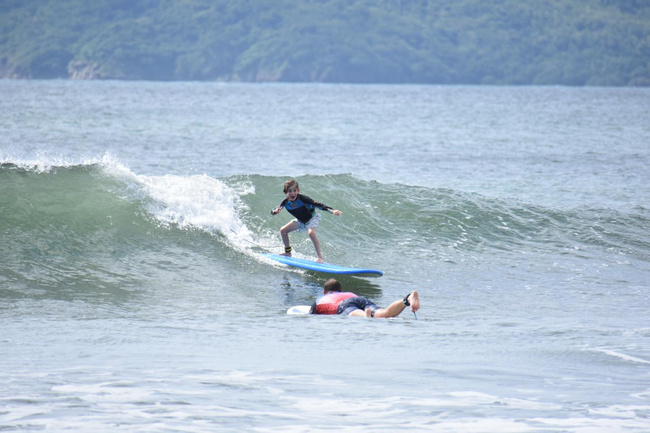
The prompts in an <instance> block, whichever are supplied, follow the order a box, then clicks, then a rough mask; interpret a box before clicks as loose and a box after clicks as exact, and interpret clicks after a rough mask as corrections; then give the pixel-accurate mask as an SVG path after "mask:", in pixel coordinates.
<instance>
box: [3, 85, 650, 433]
mask: <svg viewBox="0 0 650 433" xmlns="http://www.w3.org/2000/svg"><path fill="white" fill-rule="evenodd" d="M648 119H650V90H649V89H631V88H624V89H623V88H565V87H482V86H479V87H470V86H468V87H465V86H388V85H319V84H261V85H260V84H223V83H153V82H111V81H108V82H72V81H0V233H1V234H2V242H1V243H0V329H1V330H2V331H0V353H1V354H2V356H0V383H1V384H2V386H1V387H0V430H24V431H32V430H33V431H36V430H39V431H40V430H49V431H80V432H82V431H83V432H85V431H128V432H154V431H155V432H158V431H161V432H162V431H191V432H213V431H224V432H227V431H232V432H240V431H256V432H270V431H282V432H307V431H309V432H312V431H330V430H342V431H359V432H361V431H363V432H376V431H408V432H418V431H436V432H454V433H456V432H590V433H591V432H645V431H650V207H649V203H650V121H648ZM294 177H295V178H297V180H298V181H299V182H300V186H301V190H302V192H303V193H304V194H306V195H308V196H310V197H312V198H314V199H316V200H319V201H322V202H324V203H326V204H328V205H330V206H332V207H334V208H336V209H339V210H341V211H342V212H343V215H342V216H339V217H337V216H333V215H330V214H328V213H324V214H323V220H322V223H321V225H320V227H319V229H318V234H319V239H320V241H321V245H322V249H323V255H324V258H325V260H326V261H328V262H331V263H337V264H341V265H347V266H356V267H363V268H374V269H381V270H382V271H383V272H384V276H382V277H380V278H362V277H354V276H343V277H341V278H340V280H341V282H342V283H343V285H344V286H345V288H346V289H347V290H350V291H353V292H355V293H358V294H360V295H364V296H367V297H369V298H371V299H373V300H374V301H375V302H376V303H378V304H379V305H382V306H386V305H388V304H390V303H391V302H393V301H395V300H397V299H401V298H402V297H403V296H404V295H406V294H407V293H409V292H410V291H411V290H413V289H418V291H419V292H420V297H421V301H422V308H421V310H420V311H419V312H418V314H417V318H416V317H415V316H414V315H413V314H411V313H410V312H409V311H408V310H407V311H405V312H404V313H403V314H402V315H401V316H399V317H398V318H395V319H388V320H380V319H360V318H351V317H339V316H327V317H326V316H301V317H296V316H288V315H286V313H285V312H286V310H287V308H289V307H291V306H293V305H300V304H310V303H312V302H313V301H314V300H315V298H316V297H317V296H318V295H319V294H320V293H321V291H322V285H323V283H324V281H325V280H326V279H327V278H328V277H329V275H322V274H317V273H313V272H305V271H300V270H296V269H291V268H288V267H285V266H282V265H279V264H276V263H273V262H271V261H269V260H268V259H265V258H264V257H263V256H262V254H260V253H263V252H276V253H277V252H281V251H282V242H281V240H280V235H279V228H280V227H281V226H282V225H284V224H285V223H286V222H287V221H289V220H290V216H289V214H288V213H287V212H285V211H283V212H282V213H281V214H279V215H277V216H272V215H271V214H270V210H271V209H272V208H274V207H275V206H277V205H278V204H279V203H280V202H281V201H282V199H283V198H284V194H283V193H282V184H283V182H284V181H285V180H286V179H288V178H294ZM291 240H292V244H293V246H294V249H295V251H296V254H297V256H299V257H303V258H313V257H314V251H313V247H312V244H311V241H310V240H309V238H308V237H307V236H306V235H305V234H298V233H292V234H291Z"/></svg>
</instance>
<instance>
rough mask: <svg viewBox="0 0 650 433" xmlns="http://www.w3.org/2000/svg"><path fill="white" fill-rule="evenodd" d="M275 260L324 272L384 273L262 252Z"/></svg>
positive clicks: (347, 273) (350, 273) (379, 274)
mask: <svg viewBox="0 0 650 433" xmlns="http://www.w3.org/2000/svg"><path fill="white" fill-rule="evenodd" d="M262 255H263V256H265V257H268V258H269V259H271V260H275V261H276V262H279V263H282V264H285V265H289V266H294V267H296V268H301V269H307V270H310V271H315V272H324V273H326V274H346V275H368V276H370V275H373V276H380V277H381V276H382V275H384V273H383V272H382V271H379V270H377V269H362V268H351V267H348V266H339V265H333V264H331V263H318V262H314V261H313V260H306V259H299V258H297V257H288V256H281V255H279V254H262Z"/></svg>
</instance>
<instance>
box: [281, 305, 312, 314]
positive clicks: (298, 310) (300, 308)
mask: <svg viewBox="0 0 650 433" xmlns="http://www.w3.org/2000/svg"><path fill="white" fill-rule="evenodd" d="M309 310H311V305H294V306H293V307H291V308H289V309H288V310H287V314H289V315H291V316H302V315H304V314H309Z"/></svg>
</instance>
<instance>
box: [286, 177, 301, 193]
mask: <svg viewBox="0 0 650 433" xmlns="http://www.w3.org/2000/svg"><path fill="white" fill-rule="evenodd" d="M292 186H295V187H296V189H300V187H299V186H298V181H297V180H295V179H289V180H288V181H286V182H285V183H284V190H283V191H284V193H285V194H286V193H287V191H288V190H289V188H291V187H292Z"/></svg>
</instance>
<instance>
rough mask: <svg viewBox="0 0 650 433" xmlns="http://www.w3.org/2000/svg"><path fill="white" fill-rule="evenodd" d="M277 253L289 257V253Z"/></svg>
mask: <svg viewBox="0 0 650 433" xmlns="http://www.w3.org/2000/svg"><path fill="white" fill-rule="evenodd" d="M278 255H279V256H287V257H291V253H280V254H278Z"/></svg>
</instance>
